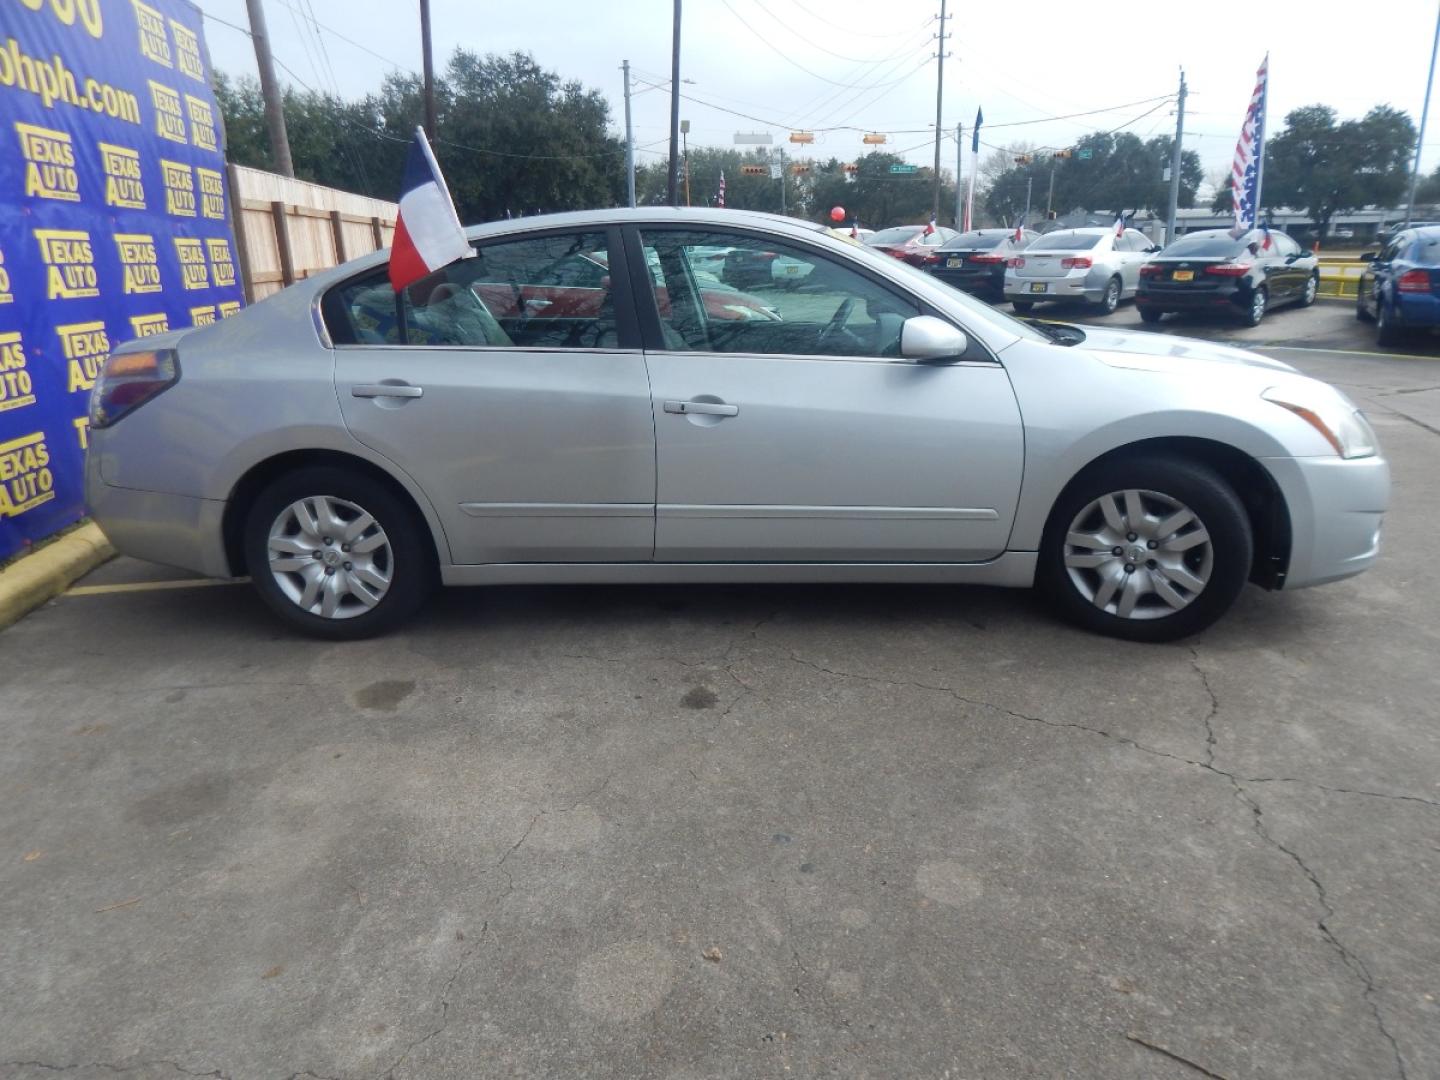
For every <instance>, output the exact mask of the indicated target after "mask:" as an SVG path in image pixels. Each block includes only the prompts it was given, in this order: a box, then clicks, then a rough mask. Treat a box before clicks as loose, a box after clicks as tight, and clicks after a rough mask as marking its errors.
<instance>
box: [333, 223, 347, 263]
mask: <svg viewBox="0 0 1440 1080" xmlns="http://www.w3.org/2000/svg"><path fill="white" fill-rule="evenodd" d="M330 235H331V236H332V237H333V238H334V240H335V265H336V266H339V265H340V264H341V263H343V262H349V261H350V255H349V253H347V252H346V250H345V215H344V214H342V213H340V211H339V210H331V211H330Z"/></svg>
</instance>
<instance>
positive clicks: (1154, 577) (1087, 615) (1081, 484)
mask: <svg viewBox="0 0 1440 1080" xmlns="http://www.w3.org/2000/svg"><path fill="white" fill-rule="evenodd" d="M1253 550H1254V540H1253V537H1252V533H1251V528H1250V520H1249V518H1248V517H1247V516H1246V513H1245V508H1244V506H1243V505H1242V504H1241V502H1240V500H1239V498H1238V497H1237V496H1236V494H1235V492H1234V491H1233V490H1232V489H1231V487H1230V485H1229V484H1227V483H1226V482H1225V480H1224V479H1223V478H1222V477H1221V476H1220V475H1219V474H1218V473H1216V472H1215V471H1214V470H1213V469H1210V468H1209V467H1207V466H1205V465H1202V464H1199V463H1197V462H1191V461H1186V460H1182V459H1179V458H1155V459H1150V460H1140V459H1133V460H1118V461H1111V462H1106V463H1103V464H1101V465H1099V466H1096V467H1093V468H1091V469H1089V470H1087V471H1086V472H1085V473H1082V474H1081V475H1080V476H1079V477H1078V478H1077V479H1076V480H1075V481H1074V482H1073V483H1071V485H1070V486H1069V487H1068V488H1067V489H1066V490H1065V492H1064V494H1063V495H1061V497H1060V499H1059V500H1058V501H1057V502H1056V504H1055V507H1054V509H1053V510H1052V512H1051V515H1050V521H1049V523H1048V524H1047V526H1046V530H1045V536H1044V539H1043V541H1042V544H1041V551H1040V566H1039V569H1038V574H1037V579H1038V583H1039V584H1040V585H1041V587H1042V588H1044V589H1045V590H1046V591H1047V592H1048V593H1049V595H1050V596H1051V598H1052V599H1053V600H1054V602H1055V603H1056V604H1057V605H1058V607H1059V609H1060V611H1061V613H1062V614H1063V615H1065V616H1066V617H1067V618H1068V619H1070V620H1071V621H1072V622H1076V623H1078V624H1080V625H1081V626H1084V627H1086V628H1088V629H1090V630H1094V631H1097V632H1099V633H1102V634H1108V635H1110V636H1112V637H1119V638H1126V639H1128V640H1131V641H1145V642H1160V641H1174V640H1176V639H1177V638H1182V637H1186V636H1188V635H1190V634H1193V633H1196V632H1197V631H1200V630H1203V629H1204V628H1205V627H1207V626H1209V625H1210V624H1211V623H1213V622H1214V621H1215V620H1216V619H1218V618H1220V616H1221V615H1223V614H1224V613H1225V612H1226V611H1228V610H1229V608H1230V606H1231V605H1232V604H1233V603H1234V602H1235V598H1236V597H1237V596H1239V595H1240V590H1241V589H1243V588H1244V587H1245V582H1246V581H1247V580H1248V579H1249V576H1250V565H1251V558H1252V554H1253Z"/></svg>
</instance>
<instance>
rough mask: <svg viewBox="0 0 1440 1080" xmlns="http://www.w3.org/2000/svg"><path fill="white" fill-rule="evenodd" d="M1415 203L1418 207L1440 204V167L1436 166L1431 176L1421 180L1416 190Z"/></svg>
mask: <svg viewBox="0 0 1440 1080" xmlns="http://www.w3.org/2000/svg"><path fill="white" fill-rule="evenodd" d="M1415 202H1416V204H1417V205H1419V204H1421V203H1429V204H1432V205H1433V204H1435V203H1440V166H1436V168H1435V171H1434V172H1433V173H1431V174H1430V175H1429V176H1424V177H1421V178H1420V183H1419V185H1418V186H1417V187H1416V188H1415Z"/></svg>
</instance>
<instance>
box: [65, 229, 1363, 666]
mask: <svg viewBox="0 0 1440 1080" xmlns="http://www.w3.org/2000/svg"><path fill="white" fill-rule="evenodd" d="M470 235H471V237H472V238H473V241H474V244H475V249H476V253H475V255H474V257H472V258H467V259H464V260H461V261H460V262H457V263H455V264H453V265H451V266H450V267H447V268H446V269H445V270H443V271H440V272H438V273H436V274H434V275H432V276H431V277H429V278H427V279H425V280H424V281H421V282H420V283H418V284H416V285H414V286H412V287H410V288H409V289H407V290H405V291H404V292H403V293H402V294H400V296H398V297H397V296H396V295H395V294H394V293H393V292H392V291H391V290H390V288H389V285H388V283H387V280H386V259H387V257H388V253H386V252H379V253H376V254H373V255H369V256H366V257H364V258H361V259H359V260H356V261H355V262H352V263H349V264H347V265H345V266H342V267H339V268H338V269H335V270H332V271H328V272H326V273H323V274H320V275H318V276H316V277H313V278H310V279H307V280H306V281H303V282H301V283H299V284H296V285H294V286H292V287H290V288H288V289H285V290H284V291H283V292H281V293H279V294H277V295H275V296H274V297H272V298H270V299H268V300H265V301H264V302H262V303H260V304H257V305H255V306H254V307H251V308H249V309H248V310H246V311H243V312H242V313H240V314H239V315H237V316H235V317H233V318H231V319H227V320H225V321H223V322H220V323H217V324H215V325H212V326H207V327H202V328H198V329H194V330H188V331H178V332H174V333H171V334H168V335H164V336H161V337H158V338H147V339H145V340H142V341H136V342H131V343H128V344H126V345H124V346H122V347H120V348H119V349H117V350H116V351H115V354H114V355H113V356H112V357H111V358H110V360H109V361H108V363H107V364H106V366H105V370H104V372H103V375H102V377H101V378H100V379H99V381H98V383H97V385H96V387H95V389H94V391H93V397H92V402H91V417H90V420H91V435H90V451H89V456H88V460H87V466H86V481H87V484H86V488H87V496H88V500H89V504H90V508H91V512H92V513H93V514H94V516H95V518H96V520H98V522H99V523H100V525H101V526H102V527H103V528H104V530H105V531H106V533H107V534H108V535H109V537H110V539H111V540H112V542H113V543H114V544H115V546H116V547H117V548H119V549H120V550H121V551H122V552H125V553H128V554H130V555H135V556H139V557H140V558H144V559H152V560H155V561H157V562H163V563H170V564H173V565H175V566H180V567H184V568H187V569H190V570H195V571H199V572H200V573H203V574H209V575H216V576H228V575H238V574H249V575H250V577H251V578H252V579H253V581H254V584H255V586H256V587H257V588H258V590H259V592H260V595H261V596H262V597H264V599H265V601H266V602H267V603H268V604H269V605H270V606H271V607H272V608H274V610H275V611H276V612H278V613H279V614H280V615H281V616H282V617H284V618H285V619H287V620H288V621H289V622H290V623H292V624H293V625H295V626H297V627H299V628H301V629H302V630H305V631H308V632H311V633H314V634H318V635H322V636H326V637H331V638H351V637H360V636H363V635H367V634H372V633H375V632H378V631H380V630H383V629H385V628H388V627H391V626H394V625H395V624H396V623H397V622H398V621H399V620H401V619H402V618H404V617H406V616H408V615H410V614H411V613H412V612H414V611H415V610H416V608H417V607H418V606H419V605H420V603H421V601H422V600H423V598H424V597H425V595H426V593H427V592H428V591H429V589H430V587H431V586H432V585H433V584H434V583H436V582H437V581H438V582H442V583H444V584H448V585H501V584H508V583H522V582H611V583H629V582H633V583H637V584H639V583H646V582H728V581H760V582H778V581H826V582H849V581H882V582H960V583H983V584H990V585H1015V586H1028V585H1031V584H1039V585H1041V586H1043V588H1044V589H1045V590H1047V591H1048V592H1049V593H1050V594H1051V595H1052V596H1053V597H1054V598H1055V600H1056V602H1057V603H1058V605H1059V606H1060V608H1061V609H1062V610H1063V611H1064V612H1065V613H1066V614H1068V615H1069V616H1070V617H1071V618H1073V619H1074V620H1076V621H1078V622H1080V623H1081V624H1083V625H1085V626H1088V627H1091V628H1093V629H1095V630H1099V631H1102V632H1105V633H1110V634H1115V635H1117V636H1121V637H1128V638H1133V639H1140V640H1150V641H1158V640H1167V639H1173V638H1176V637H1180V636H1182V635H1185V634H1188V633H1191V632H1193V631H1196V630H1198V629H1200V628H1201V627H1203V626H1206V625H1208V624H1209V623H1210V622H1212V621H1213V620H1214V619H1216V618H1217V617H1219V616H1220V615H1221V613H1223V612H1224V611H1225V610H1226V609H1227V608H1228V607H1229V606H1230V605H1231V603H1232V602H1233V601H1234V599H1235V597H1236V596H1237V595H1238V593H1239V592H1240V590H1241V589H1242V588H1243V587H1244V585H1245V583H1246V582H1247V581H1254V582H1257V583H1259V584H1260V585H1262V586H1265V587H1266V588H1271V589H1274V588H1280V587H1284V588H1287V589H1290V588H1296V587H1299V586H1303V585H1317V584H1320V583H1322V582H1327V581H1334V580H1336V579H1339V578H1343V577H1346V576H1348V575H1351V574H1355V573H1358V572H1360V571H1361V570H1364V569H1365V568H1366V567H1367V566H1369V565H1370V564H1371V562H1373V561H1374V559H1375V557H1376V552H1377V550H1378V547H1379V541H1380V527H1381V519H1382V516H1383V512H1384V510H1385V509H1386V503H1387V499H1388V492H1389V470H1388V467H1387V465H1386V462H1385V460H1384V459H1383V458H1382V457H1381V456H1380V454H1379V451H1378V447H1377V446H1376V442H1375V437H1374V434H1373V433H1372V432H1371V430H1370V428H1369V426H1368V425H1367V423H1366V422H1365V419H1364V418H1363V417H1362V416H1361V414H1360V413H1359V412H1358V411H1357V410H1356V408H1355V406H1354V405H1353V404H1352V403H1351V402H1350V401H1348V400H1347V399H1346V398H1345V397H1344V396H1343V395H1342V394H1340V393H1339V392H1338V391H1336V390H1334V389H1333V388H1331V387H1330V386H1328V385H1326V384H1324V383H1322V382H1317V381H1316V380H1314V379H1310V378H1306V377H1304V376H1302V375H1300V374H1298V373H1297V372H1295V371H1294V370H1293V369H1292V368H1290V367H1288V366H1286V365H1285V364H1282V363H1279V362H1277V361H1274V360H1270V359H1267V358H1265V357H1262V356H1259V355H1256V354H1254V353H1249V352H1244V351H1242V350H1239V349H1234V348H1229V347H1226V346H1222V345H1215V344H1209V343H1205V342H1200V341H1189V340H1186V339H1184V338H1178V337H1159V336H1156V335H1151V334H1144V333H1134V332H1123V333H1122V332H1117V331H1111V330H1104V329H1099V328H1090V329H1087V330H1085V331H1081V330H1080V329H1079V328H1075V327H1049V328H1046V329H1043V330H1042V329H1037V328H1036V327H1032V326H1030V325H1027V324H1025V323H1023V322H1019V321H1017V320H1015V319H1013V318H1011V317H1009V316H1008V315H1004V314H1001V313H999V312H997V311H995V310H993V309H992V308H990V307H989V306H987V305H986V304H984V303H981V302H979V301H977V300H974V299H972V298H970V297H968V296H966V295H964V294H963V293H960V292H957V291H955V290H952V289H950V288H949V287H948V286H945V285H943V284H941V283H940V282H938V281H936V280H935V279H934V278H932V277H930V276H928V275H926V274H924V273H923V272H921V271H919V270H915V269H912V268H910V267H908V266H907V265H905V264H904V263H902V262H901V261H899V260H897V259H894V258H891V257H889V256H886V255H882V254H878V253H876V252H874V251H873V250H870V249H867V248H865V247H863V246H860V245H856V244H852V243H848V242H845V241H842V240H837V239H835V238H833V237H830V236H828V235H826V234H825V232H824V230H823V229H821V228H820V227H818V226H807V225H806V224H805V223H803V222H797V221H793V220H790V219H781V218H775V217H771V216H769V215H762V214H749V213H739V212H736V211H733V210H724V211H712V210H700V209H697V210H668V209H661V210H654V209H644V210H605V211H595V212H587V213H577V214H565V215H558V216H554V217H532V218H523V219H520V220H517V221H506V222H496V223H493V224H490V225H485V226H482V227H479V228H475V229H472V230H471V231H470ZM715 247H725V248H748V249H752V250H756V251H763V252H772V251H773V252H776V253H778V254H780V255H783V256H785V257H787V258H793V259H796V260H799V261H802V262H804V263H806V264H807V265H808V266H809V267H810V270H809V273H808V274H807V279H806V287H805V289H803V290H799V291H796V292H781V293H778V294H777V295H776V297H775V299H774V302H775V304H776V307H777V310H776V315H778V317H776V318H765V319H753V318H736V317H732V316H733V315H734V312H732V311H731V310H730V308H731V306H733V305H730V304H727V303H726V302H725V298H724V297H723V296H712V295H708V294H707V289H706V286H705V285H704V283H703V281H700V280H698V279H697V276H696V275H695V274H694V273H693V272H692V267H693V266H694V265H695V262H696V258H697V256H700V255H703V249H706V248H715ZM577 256H583V261H585V262H591V263H603V264H604V265H605V266H606V267H608V273H607V274H604V275H602V276H598V277H597V276H596V275H593V274H590V275H582V274H580V273H578V272H577V270H576V263H577ZM662 274H663V279H662V277H661V275H662ZM662 281H663V283H662Z"/></svg>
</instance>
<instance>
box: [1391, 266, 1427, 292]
mask: <svg viewBox="0 0 1440 1080" xmlns="http://www.w3.org/2000/svg"><path fill="white" fill-rule="evenodd" d="M1395 288H1396V289H1398V290H1399V291H1400V292H1429V291H1430V271H1428V270H1406V271H1405V273H1403V274H1401V275H1400V276H1399V277H1398V278H1396V279H1395Z"/></svg>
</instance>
